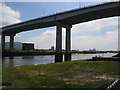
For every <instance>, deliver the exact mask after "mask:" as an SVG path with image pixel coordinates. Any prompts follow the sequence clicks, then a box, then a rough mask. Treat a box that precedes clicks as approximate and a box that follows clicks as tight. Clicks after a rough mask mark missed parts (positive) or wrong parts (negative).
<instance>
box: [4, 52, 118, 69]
mask: <svg viewBox="0 0 120 90" xmlns="http://www.w3.org/2000/svg"><path fill="white" fill-rule="evenodd" d="M116 54H117V53H102V54H77V53H76V54H72V60H71V61H74V60H85V59H92V57H94V56H98V57H99V56H102V57H109V56H113V55H116ZM54 57H55V56H54V55H40V56H15V57H4V58H3V60H2V66H3V67H15V66H22V65H37V64H48V63H55V60H54ZM63 61H64V60H63Z"/></svg>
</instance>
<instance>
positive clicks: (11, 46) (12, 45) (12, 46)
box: [9, 34, 15, 50]
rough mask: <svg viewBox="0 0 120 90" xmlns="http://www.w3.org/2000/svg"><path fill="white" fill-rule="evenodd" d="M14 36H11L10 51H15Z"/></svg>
mask: <svg viewBox="0 0 120 90" xmlns="http://www.w3.org/2000/svg"><path fill="white" fill-rule="evenodd" d="M14 36H15V35H14V34H12V35H10V48H9V49H10V50H13V49H14Z"/></svg>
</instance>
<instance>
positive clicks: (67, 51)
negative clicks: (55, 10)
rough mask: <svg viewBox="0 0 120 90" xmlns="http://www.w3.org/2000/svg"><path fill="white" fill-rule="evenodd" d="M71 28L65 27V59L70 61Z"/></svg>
mask: <svg viewBox="0 0 120 90" xmlns="http://www.w3.org/2000/svg"><path fill="white" fill-rule="evenodd" d="M71 28H72V27H67V28H66V46H65V58H64V59H65V61H71Z"/></svg>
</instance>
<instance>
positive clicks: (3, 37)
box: [1, 34, 5, 51]
mask: <svg viewBox="0 0 120 90" xmlns="http://www.w3.org/2000/svg"><path fill="white" fill-rule="evenodd" d="M1 45H2V46H1V48H2V51H4V50H5V35H3V34H2V35H1Z"/></svg>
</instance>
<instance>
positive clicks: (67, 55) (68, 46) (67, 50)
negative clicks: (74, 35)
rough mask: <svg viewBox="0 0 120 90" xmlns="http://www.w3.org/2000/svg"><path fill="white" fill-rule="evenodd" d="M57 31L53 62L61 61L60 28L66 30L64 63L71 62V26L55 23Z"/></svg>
mask: <svg viewBox="0 0 120 90" xmlns="http://www.w3.org/2000/svg"><path fill="white" fill-rule="evenodd" d="M56 24H57V30H56V55H55V62H62V61H63V53H62V27H64V28H66V48H65V57H64V59H65V61H70V60H71V28H72V26H71V25H68V24H65V23H59V22H57V23H56Z"/></svg>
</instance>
